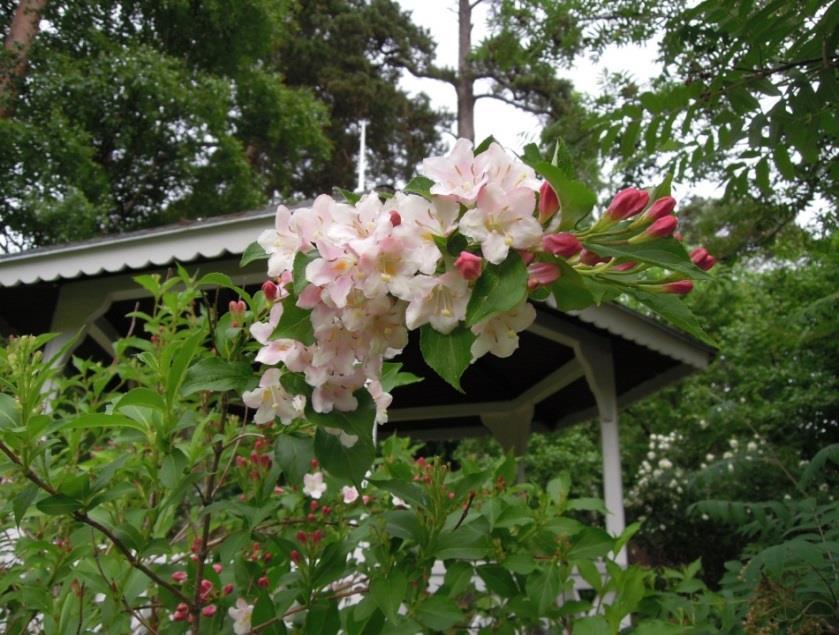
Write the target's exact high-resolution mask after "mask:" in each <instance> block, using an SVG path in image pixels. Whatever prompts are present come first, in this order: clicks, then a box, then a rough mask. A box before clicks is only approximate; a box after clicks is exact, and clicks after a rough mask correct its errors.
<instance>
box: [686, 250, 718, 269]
mask: <svg viewBox="0 0 839 635" xmlns="http://www.w3.org/2000/svg"><path fill="white" fill-rule="evenodd" d="M690 259H691V261H692V262H693V264H695V265H696V266H697V267H699V268H700V269H702V271H708V270H709V269H711V268H712V267H713V266H714V265H715V264H717V259H716V258H714V257H713V256H712V255H711V254H709V253H708V250H707V249H705V248H704V247H697V248H696V249H694V250H693V251H692V252H690Z"/></svg>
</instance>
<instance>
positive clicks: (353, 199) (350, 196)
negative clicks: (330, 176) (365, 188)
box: [337, 187, 361, 205]
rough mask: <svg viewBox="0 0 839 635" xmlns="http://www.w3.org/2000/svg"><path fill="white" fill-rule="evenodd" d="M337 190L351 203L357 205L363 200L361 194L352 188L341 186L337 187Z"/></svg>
mask: <svg viewBox="0 0 839 635" xmlns="http://www.w3.org/2000/svg"><path fill="white" fill-rule="evenodd" d="M337 190H338V192H339V193H340V194H341V196H343V197H344V200H345V201H346V202H347V203H349V204H350V205H355V204H356V203H358V202H359V201H360V200H361V194H359V193H357V192H352V191H350V190H347V189H344V188H343V187H339V188H337Z"/></svg>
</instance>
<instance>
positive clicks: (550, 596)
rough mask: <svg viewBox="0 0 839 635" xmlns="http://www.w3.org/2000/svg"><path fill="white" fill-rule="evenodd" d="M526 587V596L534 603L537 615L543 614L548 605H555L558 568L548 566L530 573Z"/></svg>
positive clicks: (558, 582) (557, 587) (557, 593)
mask: <svg viewBox="0 0 839 635" xmlns="http://www.w3.org/2000/svg"><path fill="white" fill-rule="evenodd" d="M526 587H527V596H528V597H529V598H530V599H531V601H532V602H533V603H534V604H535V605H536V607H537V610H538V611H539V615H544V614H545V612H546V611H547V610H548V607H555V606H556V598H557V596H558V595H559V591H560V579H559V568H558V567H548V568H547V569H545V570H544V571H539V572H537V573H534V574H531V575H530V576H528V578H527V583H526Z"/></svg>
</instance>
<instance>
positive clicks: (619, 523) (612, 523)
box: [579, 343, 627, 566]
mask: <svg viewBox="0 0 839 635" xmlns="http://www.w3.org/2000/svg"><path fill="white" fill-rule="evenodd" d="M579 355H580V362H581V363H582V365H583V367H584V368H585V372H586V379H587V380H588V384H589V387H590V388H591V391H592V393H593V394H594V398H595V401H596V403H597V410H598V414H599V418H600V447H601V451H602V455H603V499H604V502H605V504H606V509H607V510H608V514H607V516H606V530H607V531H608V532H609V533H610V534H612V535H613V536H619V535H620V534H621V533H623V530H624V529H625V528H626V519H625V516H624V508H623V480H622V476H621V457H620V436H619V434H618V399H617V391H616V387H615V368H614V360H613V358H612V350H611V346H608V345H607V346H603V345H592V344H587V343H582V344H581V346H580V350H579ZM616 560H617V562H618V564H620V565H624V566H625V565H626V563H627V558H626V549H623V550H621V552H620V553H619V554H617V557H616Z"/></svg>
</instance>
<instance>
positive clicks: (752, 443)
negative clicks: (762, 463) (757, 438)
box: [746, 441, 757, 452]
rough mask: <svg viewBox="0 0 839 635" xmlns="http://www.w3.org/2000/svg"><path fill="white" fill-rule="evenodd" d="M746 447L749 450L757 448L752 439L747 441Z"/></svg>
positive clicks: (752, 450)
mask: <svg viewBox="0 0 839 635" xmlns="http://www.w3.org/2000/svg"><path fill="white" fill-rule="evenodd" d="M746 449H747V450H748V451H749V452H754V451H755V450H757V443H755V442H754V441H749V443H748V445H747V446H746Z"/></svg>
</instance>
